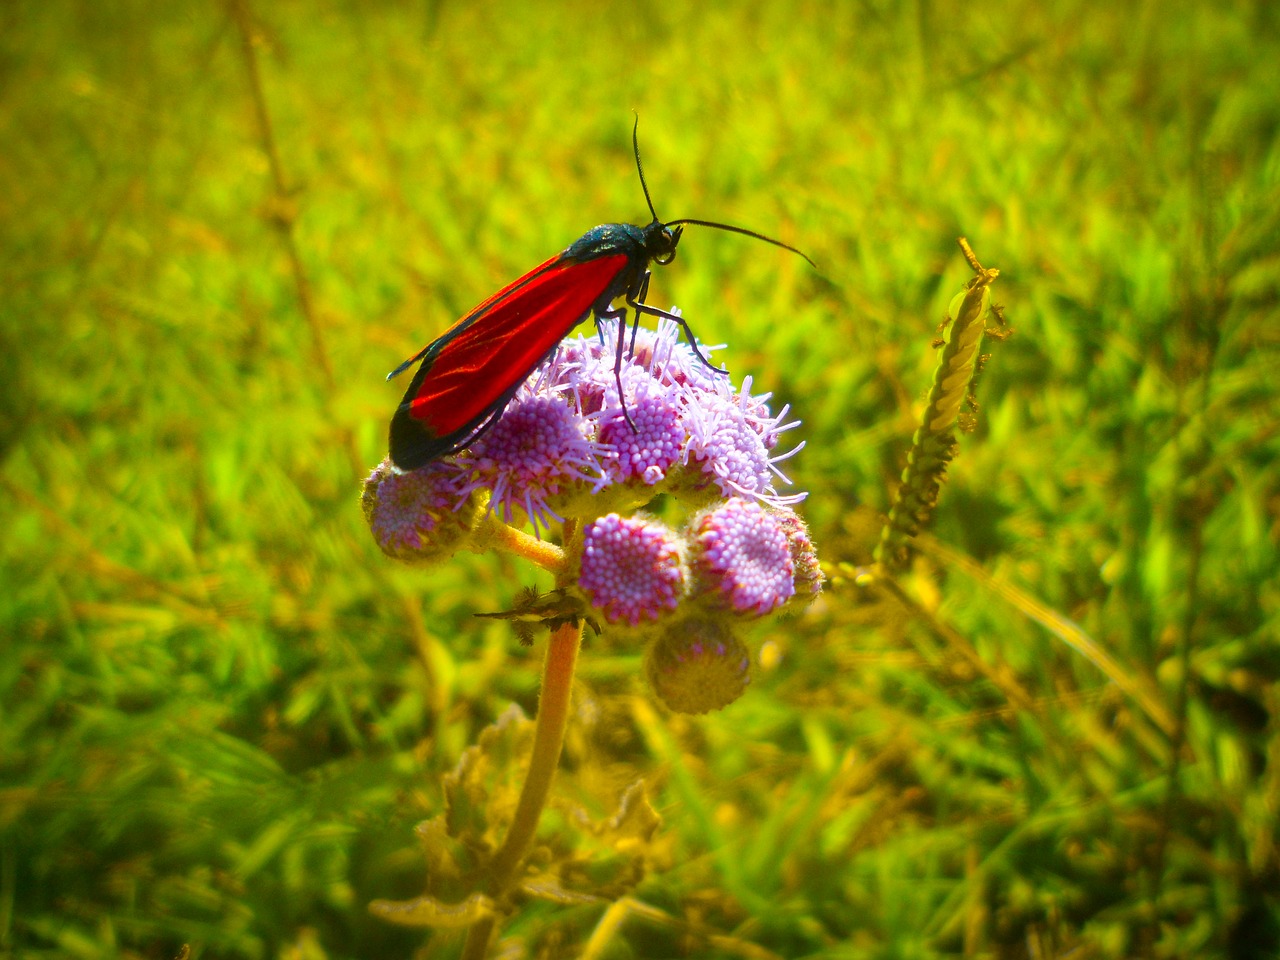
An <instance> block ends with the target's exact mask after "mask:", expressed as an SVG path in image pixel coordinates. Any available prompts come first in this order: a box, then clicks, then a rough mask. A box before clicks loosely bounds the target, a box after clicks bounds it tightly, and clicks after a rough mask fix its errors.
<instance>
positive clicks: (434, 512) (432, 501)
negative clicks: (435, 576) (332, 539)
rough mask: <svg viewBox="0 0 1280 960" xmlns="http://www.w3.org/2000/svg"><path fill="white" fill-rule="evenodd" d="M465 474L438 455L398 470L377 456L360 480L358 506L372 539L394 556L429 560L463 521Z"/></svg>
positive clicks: (447, 547)
mask: <svg viewBox="0 0 1280 960" xmlns="http://www.w3.org/2000/svg"><path fill="white" fill-rule="evenodd" d="M467 493H468V491H467V485H466V475H465V473H463V472H462V471H461V470H459V469H458V466H457V464H455V463H453V462H451V461H448V460H441V461H437V462H435V463H430V464H428V465H427V466H425V467H422V468H420V469H418V470H411V471H409V472H407V473H402V472H400V471H399V470H396V469H395V468H394V467H392V466H391V462H390V461H389V460H386V461H383V462H382V463H381V464H379V465H378V467H377V468H376V469H375V470H374V471H373V473H372V474H370V475H369V478H368V479H367V480H366V481H365V485H364V492H363V493H362V494H361V498H360V500H361V506H362V507H363V508H364V514H365V520H366V521H367V522H368V524H369V530H370V531H371V532H372V533H373V539H374V541H375V542H376V543H377V544H378V546H379V548H381V550H382V552H383V553H385V554H387V555H388V556H391V557H395V558H396V559H399V560H407V561H413V560H420V559H429V558H431V557H433V556H436V555H439V554H440V553H441V551H442V550H445V551H449V550H450V548H451V547H453V546H456V541H457V539H458V535H459V534H460V533H461V532H463V530H464V528H465V527H466V525H467V524H468V523H469V519H470V518H469V515H468V512H467V511H465V510H463V509H462V508H463V505H464V504H465V502H466V500H467V499H468V497H467Z"/></svg>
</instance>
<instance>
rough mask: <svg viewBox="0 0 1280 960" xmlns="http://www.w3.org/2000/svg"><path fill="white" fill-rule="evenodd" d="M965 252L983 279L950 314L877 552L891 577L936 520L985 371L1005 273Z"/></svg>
mask: <svg viewBox="0 0 1280 960" xmlns="http://www.w3.org/2000/svg"><path fill="white" fill-rule="evenodd" d="M960 247H961V249H962V250H963V251H964V253H965V258H966V259H967V260H968V261H969V265H970V266H972V267H973V269H974V272H975V273H976V274H977V275H976V276H975V277H974V278H973V279H972V280H970V281H969V283H968V284H967V285H966V287H965V289H964V290H963V291H962V292H961V293H958V294H956V296H955V297H954V298H953V299H952V301H951V305H950V306H949V307H948V309H947V319H946V322H945V327H944V330H943V334H942V344H941V346H942V350H941V353H940V354H939V356H938V366H937V368H936V369H935V370H934V372H933V385H932V387H931V388H930V390H929V399H928V402H927V404H926V405H925V409H924V413H923V414H922V415H921V417H920V426H919V427H918V428H917V429H916V432H915V435H914V436H913V437H912V441H911V452H910V453H909V454H908V455H907V466H906V468H905V469H904V470H903V471H902V486H901V487H899V488H898V493H897V495H896V497H895V498H894V503H893V507H892V509H890V511H889V519H888V521H887V522H886V523H885V525H884V529H883V530H882V531H881V534H880V544H879V545H878V546H877V547H876V551H875V558H876V562H877V563H878V564H879V565H880V567H881V569H882V570H883V571H884V572H885V573H888V574H893V573H896V572H899V571H901V570H903V569H905V567H906V565H907V562H908V560H909V559H910V542H911V539H912V538H913V537H915V536H916V534H918V533H919V532H920V529H921V528H922V527H923V526H924V525H925V524H927V523H928V522H929V520H930V519H931V518H932V516H933V511H934V509H935V508H936V507H937V505H938V497H939V495H940V494H941V492H942V484H943V481H944V480H945V478H946V471H947V464H948V463H950V462H951V460H952V458H953V457H954V456H955V450H956V435H955V428H956V426H957V422H958V421H959V419H960V407H961V405H962V404H963V403H964V401H965V400H966V399H970V400H971V399H972V396H973V383H974V380H975V378H976V377H977V375H978V373H979V372H980V370H981V362H980V358H979V355H978V348H979V347H980V346H981V345H982V336H983V334H984V333H985V332H986V317H987V313H988V311H989V310H990V309H991V284H992V282H994V280H995V279H996V277H997V276H999V274H1000V271H999V270H987V269H984V268H983V267H982V265H981V264H980V263H978V261H977V258H976V257H974V255H973V251H972V250H971V249H970V248H969V244H968V243H967V242H966V241H965V239H964V238H963V237H962V238H960Z"/></svg>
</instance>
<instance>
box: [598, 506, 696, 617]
mask: <svg viewBox="0 0 1280 960" xmlns="http://www.w3.org/2000/svg"><path fill="white" fill-rule="evenodd" d="M685 583H686V576H685V572H684V565H683V563H682V561H681V557H680V541H679V539H678V538H677V537H676V535H675V533H674V532H673V531H672V530H670V529H669V528H668V527H666V526H665V525H663V524H661V523H658V522H656V521H653V520H645V519H644V518H642V517H622V516H619V515H618V514H616V513H611V514H608V515H606V516H603V517H600V518H599V519H598V520H596V521H594V522H593V523H592V524H591V525H590V526H588V527H587V528H586V530H585V531H583V536H582V570H581V573H580V574H579V577H578V586H579V587H580V588H581V589H582V590H583V592H584V593H586V595H587V597H588V599H589V600H590V601H591V603H592V605H593V606H595V607H597V608H598V609H600V610H601V611H603V613H604V618H605V620H607V621H609V622H610V623H628V624H630V625H632V626H635V625H636V624H638V623H639V622H640V621H641V620H657V619H658V618H659V617H660V616H662V614H663V613H665V612H666V611H669V610H674V609H675V608H676V605H677V604H678V603H679V602H680V598H681V597H682V596H683V595H684V590H685Z"/></svg>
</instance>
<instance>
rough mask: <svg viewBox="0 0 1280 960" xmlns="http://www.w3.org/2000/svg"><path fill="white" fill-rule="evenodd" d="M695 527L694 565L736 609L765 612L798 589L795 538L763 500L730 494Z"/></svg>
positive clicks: (780, 603) (775, 606)
mask: <svg viewBox="0 0 1280 960" xmlns="http://www.w3.org/2000/svg"><path fill="white" fill-rule="evenodd" d="M694 532H695V534H696V536H697V546H696V552H695V557H694V567H695V569H696V570H697V571H698V573H699V575H700V576H701V578H702V580H703V581H704V583H705V585H706V586H707V588H709V590H710V591H712V592H713V593H715V594H717V595H719V597H721V598H722V599H723V600H724V601H725V602H727V603H728V605H729V606H730V607H731V608H732V609H734V610H736V611H738V612H740V613H752V614H756V615H758V616H759V615H763V614H766V613H769V612H770V611H771V610H774V609H776V608H777V607H780V606H781V605H782V604H784V603H785V602H786V601H787V600H788V599H790V598H791V596H792V595H793V594H794V593H795V582H794V572H795V567H794V562H793V560H792V557H791V544H790V543H788V542H787V535H786V533H785V531H784V530H783V528H782V524H780V523H779V522H778V520H777V519H776V518H775V517H774V515H773V514H772V513H770V512H769V511H768V510H766V509H765V508H764V507H762V506H760V504H758V503H754V502H752V501H748V500H742V499H738V498H734V499H731V500H729V501H727V502H726V503H724V504H723V505H722V506H719V507H716V508H715V509H714V510H710V511H708V512H707V513H705V514H703V515H702V517H701V519H699V520H698V521H697V522H696V525H695V531H694Z"/></svg>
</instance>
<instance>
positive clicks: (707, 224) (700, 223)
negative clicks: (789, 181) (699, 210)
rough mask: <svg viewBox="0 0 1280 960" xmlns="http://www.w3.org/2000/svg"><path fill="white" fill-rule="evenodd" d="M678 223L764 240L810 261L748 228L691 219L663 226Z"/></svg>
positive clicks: (794, 250) (667, 223)
mask: <svg viewBox="0 0 1280 960" xmlns="http://www.w3.org/2000/svg"><path fill="white" fill-rule="evenodd" d="M655 216H656V214H655ZM677 223H692V224H693V225H694V226H698V227H714V228H715V229H717V230H727V231H728V232H729V233H740V234H742V235H743V236H744V237H754V238H755V239H756V240H763V241H764V242H765V243H772V244H773V245H774V246H775V247H781V248H782V249H783V250H790V251H791V252H792V253H794V254H797V255H798V256H801V257H804V258H805V259H806V260H809V257H808V255H807V254H806V253H805V252H804V251H802V250H797V249H796V248H795V247H793V246H791V244H789V243H783V242H782V241H781V240H775V239H773V237H766V236H765V235H764V234H763V233H756V232H755V231H754V230H748V229H747V228H746V227H735V226H733V225H732V224H728V223H716V222H715V221H714V220H689V219H684V220H668V221H667V222H666V223H664V224H663V226H665V227H670V226H674V225H675V224H677ZM809 266H811V267H813V269H815V270H817V269H818V265H817V264H816V263H814V262H813V261H812V260H809Z"/></svg>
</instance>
